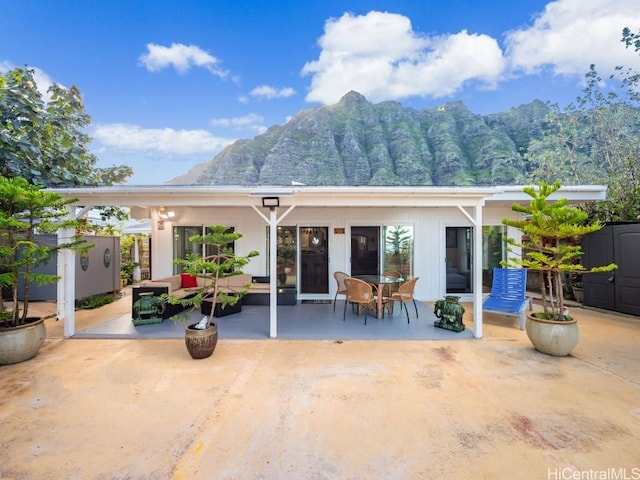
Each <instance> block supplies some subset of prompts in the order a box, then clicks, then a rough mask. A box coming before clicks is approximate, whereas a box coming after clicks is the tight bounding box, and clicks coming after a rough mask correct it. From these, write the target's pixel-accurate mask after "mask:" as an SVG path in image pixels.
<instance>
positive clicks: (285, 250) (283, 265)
mask: <svg viewBox="0 0 640 480" xmlns="http://www.w3.org/2000/svg"><path fill="white" fill-rule="evenodd" d="M266 228H267V245H266V249H265V251H266V252H267V255H265V257H266V262H267V269H266V271H267V274H269V266H270V262H269V253H268V252H269V235H270V233H269V231H270V229H269V227H266ZM296 238H297V236H296V227H283V226H278V238H277V239H276V244H277V246H276V248H277V250H278V251H277V260H276V262H277V265H276V266H277V269H278V286H279V287H295V286H296V283H297V278H296V274H297V265H298V249H297V241H296Z"/></svg>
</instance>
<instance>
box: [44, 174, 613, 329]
mask: <svg viewBox="0 0 640 480" xmlns="http://www.w3.org/2000/svg"><path fill="white" fill-rule="evenodd" d="M54 191H56V192H58V193H61V194H63V195H64V196H65V197H67V198H77V199H78V200H77V205H78V206H82V207H83V209H82V211H83V212H86V211H87V210H88V209H89V208H91V207H95V206H110V205H112V206H121V207H129V208H131V213H132V217H133V218H138V219H141V218H150V219H151V241H152V251H153V255H152V264H151V270H152V272H153V278H162V277H166V276H169V275H171V274H172V273H173V263H172V260H173V248H174V245H173V227H174V226H207V225H213V224H223V225H228V226H230V227H233V228H234V229H235V231H237V232H240V233H242V234H243V238H241V239H240V240H239V241H238V242H236V247H235V248H236V252H237V253H238V254H240V255H243V254H246V253H247V252H249V251H251V250H257V251H259V252H260V256H259V257H255V258H254V259H252V261H251V262H250V263H249V265H248V266H247V268H246V269H245V272H246V273H250V274H252V275H256V276H258V275H267V274H268V272H276V255H275V254H270V252H275V248H276V231H277V227H278V226H279V225H291V226H298V227H300V226H309V227H314V226H323V227H327V231H328V232H329V238H328V239H327V240H328V245H329V247H328V248H329V257H328V266H327V270H328V272H329V275H331V274H332V273H333V272H334V271H336V270H342V271H347V272H349V265H350V258H351V251H350V248H351V238H350V235H349V232H350V229H351V228H354V227H359V226H365V225H366V226H370V225H372V226H382V225H411V226H413V232H414V233H413V240H414V257H413V275H414V276H419V277H420V281H419V282H418V284H417V285H416V291H415V296H416V298H417V299H418V300H421V301H426V300H436V299H438V298H442V297H443V296H444V295H445V294H446V264H445V252H446V244H445V243H446V239H445V230H446V228H447V227H470V228H471V229H473V231H474V232H478V231H480V232H481V231H482V228H481V227H482V226H500V225H501V220H502V219H503V218H504V217H509V216H511V217H513V215H514V213H513V212H512V210H511V205H512V204H513V203H514V202H528V199H529V197H527V196H526V195H524V194H523V193H522V187H521V186H508V187H310V186H292V187H266V186H265V187H235V186H114V187H93V188H65V189H54ZM264 197H277V198H278V199H279V207H277V208H274V209H269V208H265V207H263V205H262V199H263V198H264ZM556 197H557V198H559V197H564V198H568V199H569V200H570V201H571V202H583V201H600V200H604V199H605V198H606V187H604V186H597V185H595V186H594V185H587V186H575V187H564V188H562V190H561V191H560V192H557V194H556ZM167 212H170V213H171V215H167ZM267 227H268V228H267ZM267 232H270V234H269V235H268V234H267ZM69 233H70V232H60V235H65V234H69ZM516 234H517V232H514V231H509V232H508V235H509V236H516ZM267 238H269V240H270V242H269V244H268V245H267ZM472 238H473V241H472V246H471V259H472V260H471V265H470V266H469V267H470V268H469V271H468V273H469V275H470V278H471V291H472V292H473V293H470V294H467V295H464V294H463V295H461V296H462V297H463V300H466V301H472V302H473V312H474V324H473V334H474V336H475V337H476V338H480V337H482V298H483V287H482V271H483V243H482V235H477V234H474V235H473V236H472ZM267 259H269V262H268V263H267ZM75 261H76V259H75V254H74V252H72V251H66V250H65V251H63V252H62V253H61V254H59V260H58V272H59V275H60V276H61V277H62V280H61V281H60V283H59V287H58V299H57V301H58V318H60V319H63V320H64V334H65V336H66V337H71V336H73V335H74V334H75V317H74V309H73V306H74V300H75V299H74V296H73V292H74V286H75V283H74V276H73V271H74V269H73V268H71V267H72V266H73V264H74V262H75ZM297 278H300V276H298V277H297ZM331 280H332V277H331ZM270 282H271V284H270V310H269V315H270V336H271V337H272V338H275V337H277V328H278V327H277V325H278V324H277V321H278V319H277V302H276V298H277V297H276V295H277V293H276V292H277V279H276V275H271V276H270ZM329 288H330V290H329V291H327V292H324V293H322V294H318V295H307V297H305V295H304V294H303V293H299V295H298V298H299V299H302V298H327V299H332V298H333V296H334V294H335V285H334V282H332V281H330V282H329ZM299 291H300V290H299Z"/></svg>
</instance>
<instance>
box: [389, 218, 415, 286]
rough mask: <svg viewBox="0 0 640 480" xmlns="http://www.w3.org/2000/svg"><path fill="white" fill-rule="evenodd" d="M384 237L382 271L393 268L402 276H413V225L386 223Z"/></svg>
mask: <svg viewBox="0 0 640 480" xmlns="http://www.w3.org/2000/svg"><path fill="white" fill-rule="evenodd" d="M382 232H383V233H382V235H383V237H384V258H383V268H382V270H383V271H386V270H395V271H398V272H400V273H401V274H402V276H403V277H404V278H411V277H413V226H412V225H391V226H390V225H386V226H384V227H383V229H382Z"/></svg>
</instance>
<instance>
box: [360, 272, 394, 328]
mask: <svg viewBox="0 0 640 480" xmlns="http://www.w3.org/2000/svg"><path fill="white" fill-rule="evenodd" d="M353 278H357V279H358V280H362V281H363V282H367V283H369V284H371V285H373V287H374V288H375V289H376V297H377V305H376V307H377V308H376V310H377V316H378V318H382V315H383V313H384V304H383V303H382V289H383V288H384V286H385V285H394V284H396V283H404V278H398V277H387V276H386V275H353Z"/></svg>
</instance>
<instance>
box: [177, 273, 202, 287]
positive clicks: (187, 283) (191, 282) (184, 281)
mask: <svg viewBox="0 0 640 480" xmlns="http://www.w3.org/2000/svg"><path fill="white" fill-rule="evenodd" d="M180 277H181V286H182V288H195V287H197V286H198V281H197V280H196V277H193V276H191V275H189V274H188V273H181V274H180Z"/></svg>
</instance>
